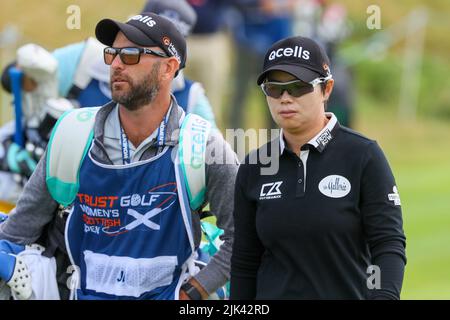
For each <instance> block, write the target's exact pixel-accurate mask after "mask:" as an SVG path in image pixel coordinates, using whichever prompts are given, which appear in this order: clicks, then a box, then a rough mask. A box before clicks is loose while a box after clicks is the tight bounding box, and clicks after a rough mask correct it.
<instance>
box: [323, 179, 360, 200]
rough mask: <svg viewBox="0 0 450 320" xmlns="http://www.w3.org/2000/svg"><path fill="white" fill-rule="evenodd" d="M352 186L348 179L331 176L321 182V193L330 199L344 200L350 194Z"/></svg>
mask: <svg viewBox="0 0 450 320" xmlns="http://www.w3.org/2000/svg"><path fill="white" fill-rule="evenodd" d="M351 189H352V185H351V184H350V181H348V179H347V178H345V177H343V176H339V175H330V176H327V177H325V178H323V179H322V180H321V181H320V182H319V191H320V192H321V193H322V194H323V195H325V196H327V197H330V198H343V197H345V196H346V195H348V194H349V193H350V190H351Z"/></svg>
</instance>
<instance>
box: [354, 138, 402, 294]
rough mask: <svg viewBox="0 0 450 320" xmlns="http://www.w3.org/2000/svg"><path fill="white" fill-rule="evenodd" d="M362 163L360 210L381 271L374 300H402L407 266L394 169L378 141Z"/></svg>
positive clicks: (374, 290) (371, 145)
mask: <svg viewBox="0 0 450 320" xmlns="http://www.w3.org/2000/svg"><path fill="white" fill-rule="evenodd" d="M365 160H366V161H364V164H363V166H364V167H363V175H362V181H361V199H360V201H361V202H360V209H361V213H362V217H363V227H364V232H365V235H366V237H367V242H368V244H369V249H370V253H371V257H372V264H373V265H375V266H378V267H379V268H380V276H381V278H380V280H381V281H380V282H381V286H380V288H379V289H373V290H370V295H369V298H372V299H399V298H400V291H401V287H402V283H403V274H404V267H405V264H406V255H405V246H406V237H405V234H404V232H403V220H402V211H401V206H400V197H399V195H398V192H397V186H396V183H395V179H394V176H393V174H392V171H391V168H390V167H389V164H388V162H387V160H386V157H385V156H384V154H383V151H382V150H381V148H380V147H379V146H378V144H377V143H376V142H373V143H371V144H370V145H369V147H368V152H367V157H366V159H365Z"/></svg>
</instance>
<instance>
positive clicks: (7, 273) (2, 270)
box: [0, 240, 25, 282]
mask: <svg viewBox="0 0 450 320" xmlns="http://www.w3.org/2000/svg"><path fill="white" fill-rule="evenodd" d="M23 250H25V246H23V245H20V244H15V243H13V242H10V241H8V240H0V278H1V279H3V280H5V281H6V282H8V281H9V280H10V279H11V277H12V275H13V273H14V268H15V266H16V257H15V255H17V254H18V253H19V252H22V251H23Z"/></svg>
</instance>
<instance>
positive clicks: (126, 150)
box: [119, 109, 170, 164]
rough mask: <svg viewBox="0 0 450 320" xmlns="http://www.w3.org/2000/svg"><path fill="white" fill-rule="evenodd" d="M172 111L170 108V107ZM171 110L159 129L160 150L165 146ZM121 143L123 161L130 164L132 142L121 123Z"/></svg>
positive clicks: (157, 141)
mask: <svg viewBox="0 0 450 320" xmlns="http://www.w3.org/2000/svg"><path fill="white" fill-rule="evenodd" d="M169 112H170V109H169ZM169 112H167V115H166V116H165V117H164V119H163V121H161V123H160V125H159V129H158V136H157V139H156V144H155V146H157V147H159V148H160V149H159V152H161V148H163V147H164V146H165V144H166V127H167V121H168V118H169ZM119 123H120V118H119ZM120 143H121V145H122V163H123V164H130V163H131V157H130V143H129V141H128V137H127V134H126V133H125V131H124V130H123V128H122V124H120Z"/></svg>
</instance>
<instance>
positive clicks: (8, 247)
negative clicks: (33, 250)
mask: <svg viewBox="0 0 450 320" xmlns="http://www.w3.org/2000/svg"><path fill="white" fill-rule="evenodd" d="M23 250H25V246H24V245H21V244H16V243H14V242H11V241H8V240H0V253H6V254H10V253H12V254H14V255H17V254H19V253H20V252H22V251H23ZM0 268H1V264H0Z"/></svg>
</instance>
